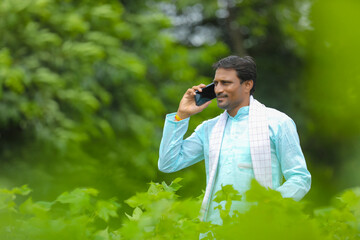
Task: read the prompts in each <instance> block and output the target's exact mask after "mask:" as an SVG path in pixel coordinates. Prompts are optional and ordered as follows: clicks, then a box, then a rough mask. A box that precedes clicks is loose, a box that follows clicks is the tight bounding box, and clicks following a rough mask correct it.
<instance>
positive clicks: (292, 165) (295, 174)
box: [276, 118, 311, 201]
mask: <svg viewBox="0 0 360 240" xmlns="http://www.w3.org/2000/svg"><path fill="white" fill-rule="evenodd" d="M276 151H277V154H278V158H279V161H280V165H281V170H282V173H283V175H284V177H285V182H284V183H283V185H281V186H280V187H278V188H277V189H276V190H277V191H279V192H280V193H281V195H282V196H283V197H284V198H293V199H294V200H296V201H299V200H300V199H302V198H303V197H304V196H305V194H306V193H307V192H308V191H309V190H310V186H311V175H310V172H309V171H308V169H307V167H306V162H305V158H304V154H303V153H302V150H301V147H300V140H299V136H298V134H297V131H296V126H295V123H294V122H293V121H292V120H291V119H290V118H288V119H286V120H285V121H283V122H282V123H281V124H280V127H279V132H278V136H277V145H276Z"/></svg>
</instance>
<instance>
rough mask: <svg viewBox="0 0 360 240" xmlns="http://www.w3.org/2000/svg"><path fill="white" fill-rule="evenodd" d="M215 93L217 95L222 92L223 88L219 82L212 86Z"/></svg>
mask: <svg viewBox="0 0 360 240" xmlns="http://www.w3.org/2000/svg"><path fill="white" fill-rule="evenodd" d="M214 91H215V94H216V95H219V94H220V93H222V92H224V88H223V87H222V86H221V84H218V85H216V86H215V88H214Z"/></svg>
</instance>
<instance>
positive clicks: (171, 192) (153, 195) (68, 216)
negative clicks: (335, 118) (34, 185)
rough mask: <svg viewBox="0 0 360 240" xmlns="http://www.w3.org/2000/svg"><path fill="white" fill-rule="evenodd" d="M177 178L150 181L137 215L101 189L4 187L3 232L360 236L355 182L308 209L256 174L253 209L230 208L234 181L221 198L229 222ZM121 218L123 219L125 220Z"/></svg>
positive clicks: (99, 236) (15, 235) (16, 235)
mask: <svg viewBox="0 0 360 240" xmlns="http://www.w3.org/2000/svg"><path fill="white" fill-rule="evenodd" d="M180 180H181V179H179V178H178V179H175V180H174V181H173V182H172V183H171V184H170V185H167V184H166V183H165V182H163V183H161V184H160V183H150V187H149V189H148V191H147V192H142V193H137V194H136V195H134V196H132V197H131V198H129V199H128V200H126V201H125V202H126V203H127V204H128V205H129V206H131V207H132V208H134V210H133V213H132V214H126V213H125V215H126V216H127V218H124V219H121V218H123V216H124V215H123V214H119V212H120V209H121V204H120V203H119V202H117V201H116V199H109V200H103V199H99V198H98V197H97V195H98V191H97V190H95V189H91V188H88V189H80V188H78V189H75V190H73V191H72V192H64V193H62V194H61V195H60V196H58V197H57V198H56V199H55V200H54V201H52V202H45V201H36V202H34V201H33V200H32V198H31V197H30V196H29V195H30V193H31V190H30V189H29V188H28V187H27V186H23V187H21V188H13V189H11V190H9V189H1V190H0V226H1V227H0V236H1V239H12V240H13V239H19V240H20V239H95V240H103V239H104V240H108V239H111V240H115V239H198V238H199V234H200V233H205V234H204V239H214V238H216V239H233V238H234V236H236V237H237V238H239V239H287V238H288V239H360V188H355V189H349V190H347V191H345V192H344V193H342V194H341V195H340V197H337V198H336V199H335V200H334V204H333V205H332V206H329V207H327V208H323V209H315V210H309V209H308V210H305V209H306V208H305V207H306V205H307V203H305V202H295V201H293V200H292V199H283V198H282V197H281V196H280V194H279V193H278V192H276V191H273V190H266V189H264V188H263V187H261V186H260V185H258V184H257V183H256V182H255V181H254V182H253V183H252V188H251V189H250V190H249V191H248V192H247V201H249V202H253V203H254V204H253V206H252V207H251V208H250V210H249V211H247V212H245V213H244V214H240V213H238V212H236V211H234V213H233V214H230V215H229V214H227V213H229V209H230V206H231V202H232V201H233V200H238V199H239V198H240V196H239V195H238V194H237V192H236V190H234V189H233V188H232V186H230V185H227V186H224V187H223V188H222V190H220V191H219V192H217V194H216V199H215V200H216V201H218V202H221V201H227V204H225V209H222V208H220V209H219V210H220V212H221V217H222V220H223V222H224V224H223V225H222V226H219V225H213V224H210V223H204V222H200V221H199V219H198V211H199V208H200V202H201V197H199V198H198V199H185V200H181V199H179V197H178V196H177V195H176V191H177V190H178V189H179V188H180V187H181V185H180V184H179V181H180ZM121 220H122V221H121Z"/></svg>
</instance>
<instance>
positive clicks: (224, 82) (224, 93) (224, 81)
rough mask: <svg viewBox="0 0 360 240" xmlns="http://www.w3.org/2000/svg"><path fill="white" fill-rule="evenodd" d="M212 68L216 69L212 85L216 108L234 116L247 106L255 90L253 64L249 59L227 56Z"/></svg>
mask: <svg viewBox="0 0 360 240" xmlns="http://www.w3.org/2000/svg"><path fill="white" fill-rule="evenodd" d="M213 67H214V68H215V69H216V72H215V77H214V83H215V93H216V96H217V104H218V107H220V108H222V109H226V110H227V111H228V113H229V114H230V115H231V116H235V115H236V113H237V111H238V110H239V109H240V108H241V107H244V106H247V105H249V97H250V95H251V94H252V93H253V92H254V90H255V89H254V83H255V80H256V65H255V62H254V60H253V59H252V58H251V57H244V58H240V57H237V56H229V57H226V58H224V59H221V60H220V61H218V62H217V63H215V64H214V65H213Z"/></svg>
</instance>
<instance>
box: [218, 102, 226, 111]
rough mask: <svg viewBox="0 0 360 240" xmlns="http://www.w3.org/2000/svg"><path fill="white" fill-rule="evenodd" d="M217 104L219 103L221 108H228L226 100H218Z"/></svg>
mask: <svg viewBox="0 0 360 240" xmlns="http://www.w3.org/2000/svg"><path fill="white" fill-rule="evenodd" d="M217 105H218V107H219V108H221V109H224V110H226V109H227V104H226V103H225V102H219V101H218V102H217Z"/></svg>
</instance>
